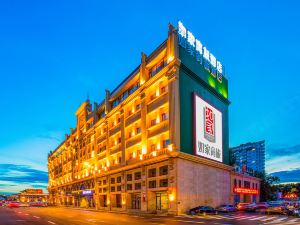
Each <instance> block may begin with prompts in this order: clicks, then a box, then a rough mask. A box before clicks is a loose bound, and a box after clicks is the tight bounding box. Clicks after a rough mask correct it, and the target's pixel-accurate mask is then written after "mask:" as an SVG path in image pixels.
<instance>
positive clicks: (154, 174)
mask: <svg viewBox="0 0 300 225" xmlns="http://www.w3.org/2000/svg"><path fill="white" fill-rule="evenodd" d="M148 177H156V168H153V169H149V170H148Z"/></svg>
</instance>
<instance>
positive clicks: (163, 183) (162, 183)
mask: <svg viewBox="0 0 300 225" xmlns="http://www.w3.org/2000/svg"><path fill="white" fill-rule="evenodd" d="M159 186H160V187H168V179H161V180H160V181H159Z"/></svg>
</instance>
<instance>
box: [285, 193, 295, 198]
mask: <svg viewBox="0 0 300 225" xmlns="http://www.w3.org/2000/svg"><path fill="white" fill-rule="evenodd" d="M284 198H298V195H297V194H286V195H284Z"/></svg>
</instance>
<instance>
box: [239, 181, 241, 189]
mask: <svg viewBox="0 0 300 225" xmlns="http://www.w3.org/2000/svg"><path fill="white" fill-rule="evenodd" d="M240 187H242V181H241V180H239V188H240Z"/></svg>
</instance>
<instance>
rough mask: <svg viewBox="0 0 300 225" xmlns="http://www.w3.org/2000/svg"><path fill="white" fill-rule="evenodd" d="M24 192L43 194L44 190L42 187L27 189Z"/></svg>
mask: <svg viewBox="0 0 300 225" xmlns="http://www.w3.org/2000/svg"><path fill="white" fill-rule="evenodd" d="M24 193H26V194H43V190H42V189H26V190H25V191H24Z"/></svg>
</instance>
